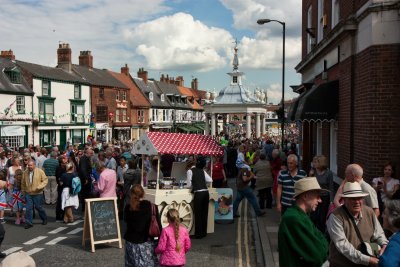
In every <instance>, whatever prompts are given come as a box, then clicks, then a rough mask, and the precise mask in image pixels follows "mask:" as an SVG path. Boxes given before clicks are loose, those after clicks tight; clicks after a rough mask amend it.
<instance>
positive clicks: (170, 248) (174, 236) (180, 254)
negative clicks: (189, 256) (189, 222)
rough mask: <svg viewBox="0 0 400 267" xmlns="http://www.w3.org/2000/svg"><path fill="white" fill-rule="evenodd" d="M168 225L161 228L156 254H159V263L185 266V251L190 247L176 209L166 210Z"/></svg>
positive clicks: (187, 236)
mask: <svg viewBox="0 0 400 267" xmlns="http://www.w3.org/2000/svg"><path fill="white" fill-rule="evenodd" d="M167 219H168V222H169V225H168V226H167V227H165V228H164V229H163V230H162V233H161V237H160V240H159V241H158V246H157V248H156V254H161V257H160V265H161V267H164V266H165V267H166V266H176V267H178V266H185V264H186V256H185V255H186V253H187V252H188V251H189V249H190V247H191V242H190V238H189V232H188V230H187V229H186V227H185V226H182V225H181V219H180V218H179V213H178V211H177V210H176V209H170V210H168V212H167Z"/></svg>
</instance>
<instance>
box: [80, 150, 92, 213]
mask: <svg viewBox="0 0 400 267" xmlns="http://www.w3.org/2000/svg"><path fill="white" fill-rule="evenodd" d="M93 154H94V153H93V150H92V149H91V148H88V149H86V151H85V155H83V156H82V157H81V159H80V160H79V170H78V173H79V178H81V184H82V190H81V201H82V205H81V206H82V211H85V199H87V198H90V197H91V195H92V178H91V176H90V174H91V172H92V161H91V159H92V157H93Z"/></svg>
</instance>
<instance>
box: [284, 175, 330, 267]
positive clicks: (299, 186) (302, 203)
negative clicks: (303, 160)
mask: <svg viewBox="0 0 400 267" xmlns="http://www.w3.org/2000/svg"><path fill="white" fill-rule="evenodd" d="M294 191H295V194H294V198H295V201H296V203H295V204H294V205H293V206H292V207H290V208H288V209H287V211H286V212H285V213H284V215H283V216H282V219H281V223H280V225H279V232H278V247H279V265H280V266H282V267H292V266H293V267H301V266H304V267H314V266H315V267H320V266H321V265H322V264H323V263H324V262H325V261H326V260H327V258H328V242H327V241H326V239H325V237H324V235H323V234H322V233H321V232H320V231H319V230H318V229H317V228H316V227H315V225H314V224H313V223H312V221H311V219H310V218H309V216H308V213H310V212H311V211H315V209H316V208H317V206H318V203H321V198H320V192H321V191H327V190H324V189H321V187H320V186H319V184H318V181H317V179H316V178H315V177H308V178H303V179H301V180H299V181H297V182H296V183H295V184H294Z"/></svg>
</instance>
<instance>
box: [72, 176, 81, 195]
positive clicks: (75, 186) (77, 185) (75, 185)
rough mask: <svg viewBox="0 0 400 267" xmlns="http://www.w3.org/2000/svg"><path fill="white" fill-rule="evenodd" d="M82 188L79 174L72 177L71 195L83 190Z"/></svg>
mask: <svg viewBox="0 0 400 267" xmlns="http://www.w3.org/2000/svg"><path fill="white" fill-rule="evenodd" d="M81 189H82V185H81V179H80V178H79V177H78V176H75V177H74V178H72V183H71V190H70V191H71V193H70V195H76V194H78V193H79V192H81Z"/></svg>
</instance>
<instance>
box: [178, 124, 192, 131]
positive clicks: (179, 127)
mask: <svg viewBox="0 0 400 267" xmlns="http://www.w3.org/2000/svg"><path fill="white" fill-rule="evenodd" d="M177 128H178V129H180V130H182V131H185V132H191V131H192V129H191V128H190V127H189V125H179V126H178V127H177Z"/></svg>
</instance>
